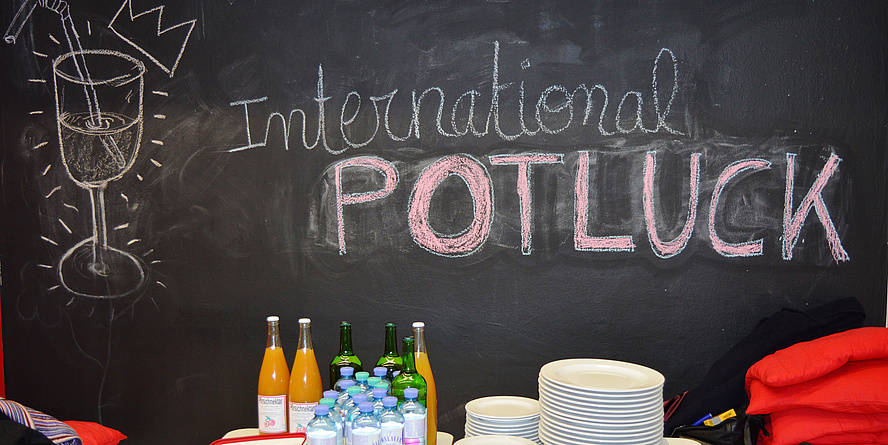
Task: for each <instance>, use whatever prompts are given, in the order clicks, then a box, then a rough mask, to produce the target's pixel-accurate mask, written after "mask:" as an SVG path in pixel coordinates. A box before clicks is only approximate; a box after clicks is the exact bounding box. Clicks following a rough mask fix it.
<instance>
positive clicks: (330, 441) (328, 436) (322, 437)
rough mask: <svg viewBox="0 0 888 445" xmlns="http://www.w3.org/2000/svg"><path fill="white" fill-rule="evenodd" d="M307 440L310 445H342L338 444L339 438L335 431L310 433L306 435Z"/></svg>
mask: <svg viewBox="0 0 888 445" xmlns="http://www.w3.org/2000/svg"><path fill="white" fill-rule="evenodd" d="M306 438H308V441H307V442H308V443H310V444H311V445H342V444H341V443H337V440H336V439H338V437H336V432H335V431H318V432H314V431H313V432H310V433H307V434H306Z"/></svg>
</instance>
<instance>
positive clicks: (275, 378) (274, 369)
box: [259, 348, 290, 433]
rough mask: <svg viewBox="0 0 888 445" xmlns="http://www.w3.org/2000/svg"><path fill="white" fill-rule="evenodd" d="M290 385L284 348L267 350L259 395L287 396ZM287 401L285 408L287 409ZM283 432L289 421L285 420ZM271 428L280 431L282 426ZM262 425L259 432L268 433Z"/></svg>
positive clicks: (277, 425) (260, 376)
mask: <svg viewBox="0 0 888 445" xmlns="http://www.w3.org/2000/svg"><path fill="white" fill-rule="evenodd" d="M289 383H290V370H289V369H288V368H287V359H286V358H285V357H284V350H283V349H282V348H265V357H264V358H263V359H262V368H261V369H260V370H259V395H260V396H284V397H285V398H286V396H287V386H288V385H289ZM286 405H287V404H286V399H285V400H284V407H286ZM283 422H284V427H283V432H286V431H287V426H286V425H287V419H286V417H284V419H283ZM270 428H273V429H279V428H280V425H279V424H277V422H276V423H275V425H271V426H270ZM263 430H265V427H264V425H263V424H262V423H260V425H259V432H260V433H264V432H266V431H263Z"/></svg>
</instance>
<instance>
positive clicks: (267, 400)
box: [259, 395, 287, 433]
mask: <svg viewBox="0 0 888 445" xmlns="http://www.w3.org/2000/svg"><path fill="white" fill-rule="evenodd" d="M259 432H260V433H286V432H287V396H261V395H260V396H259Z"/></svg>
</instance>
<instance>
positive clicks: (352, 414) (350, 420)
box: [342, 386, 372, 445]
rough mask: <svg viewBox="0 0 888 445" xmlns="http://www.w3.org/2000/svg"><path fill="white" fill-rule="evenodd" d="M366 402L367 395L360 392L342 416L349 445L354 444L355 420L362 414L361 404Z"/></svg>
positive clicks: (353, 397) (354, 396) (352, 399)
mask: <svg viewBox="0 0 888 445" xmlns="http://www.w3.org/2000/svg"><path fill="white" fill-rule="evenodd" d="M352 388H357V386H353V387H352ZM366 401H367V394H364V393H362V392H359V393H357V394H355V395H353V396H352V398H351V401H350V402H349V404H348V405H346V407H347V408H348V409H347V410H346V411H345V414H343V415H342V417H343V421H344V422H345V438H346V443H347V444H349V445H350V444H351V443H352V437H353V436H352V427H353V426H354V424H355V418H357V417H358V414H361V409H360V406H361V403H362V402H366ZM371 405H372V403H371Z"/></svg>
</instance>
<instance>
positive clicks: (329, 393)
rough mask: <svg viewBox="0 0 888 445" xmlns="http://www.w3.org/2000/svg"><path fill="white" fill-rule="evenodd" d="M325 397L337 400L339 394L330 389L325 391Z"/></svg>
mask: <svg viewBox="0 0 888 445" xmlns="http://www.w3.org/2000/svg"><path fill="white" fill-rule="evenodd" d="M324 397H327V398H329V399H335V398H337V397H339V392H338V391H335V390H332V389H328V390H326V391H324Z"/></svg>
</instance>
